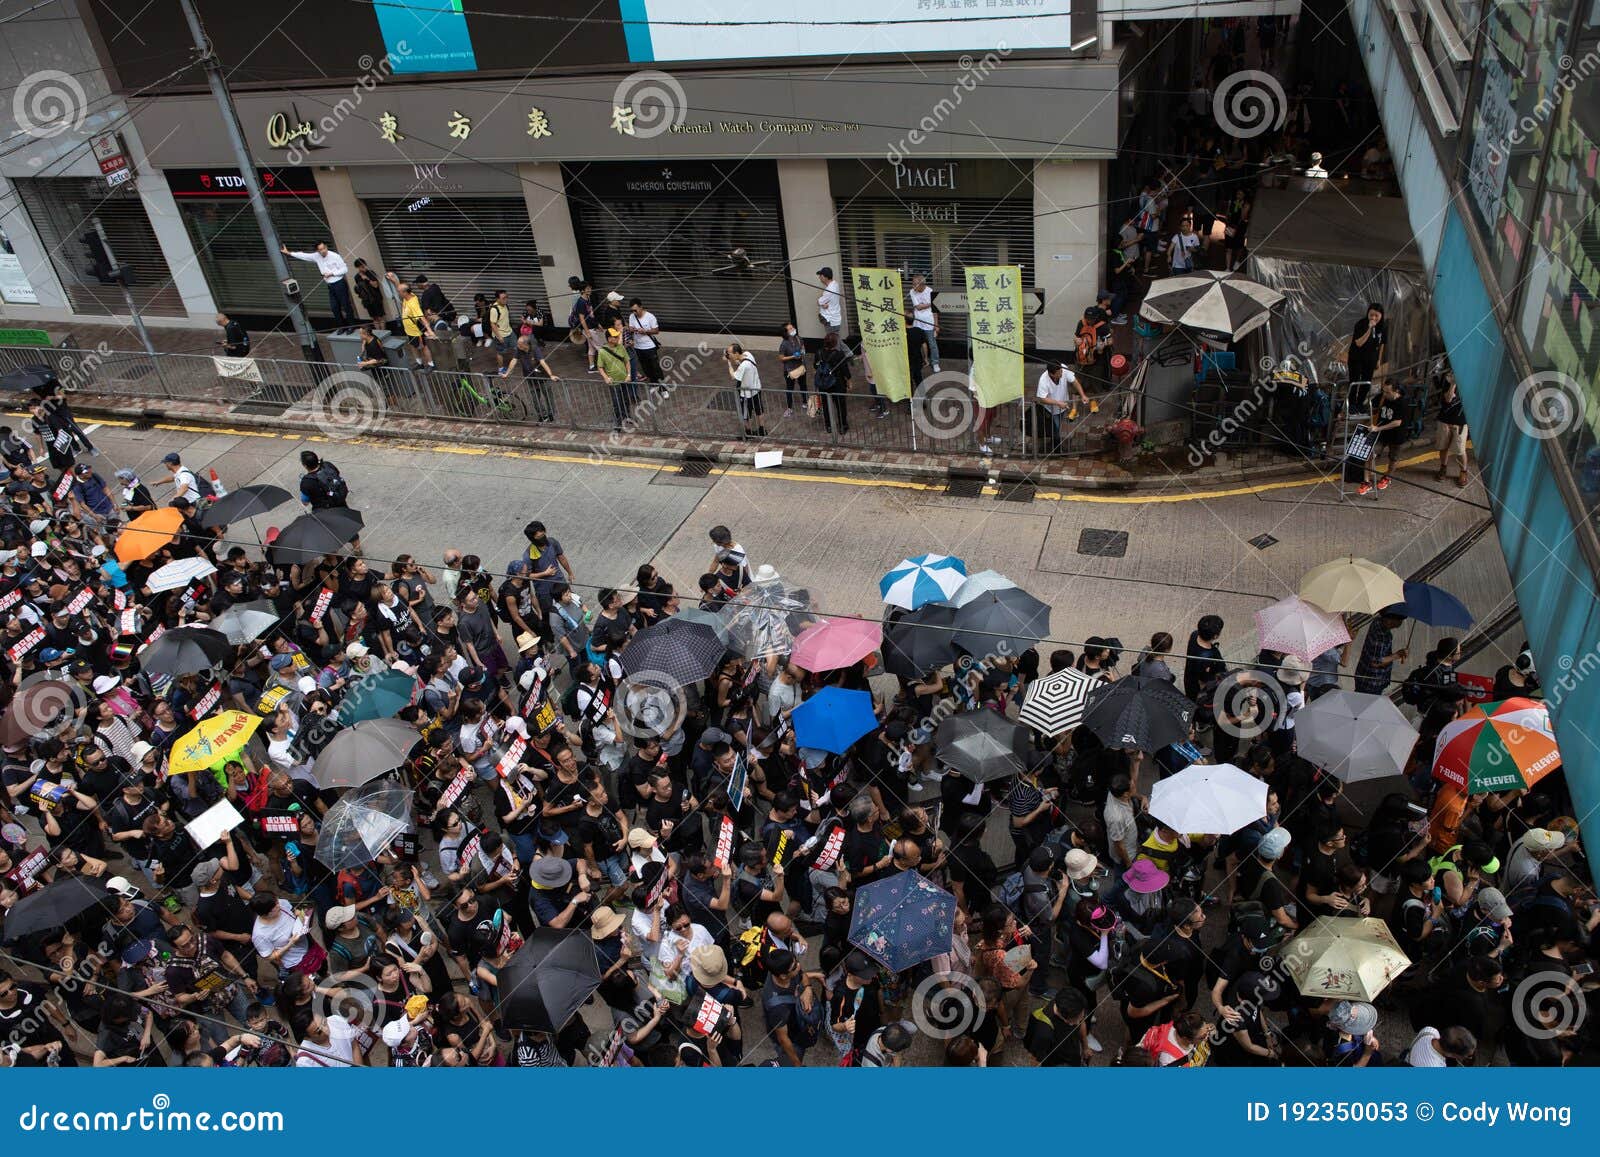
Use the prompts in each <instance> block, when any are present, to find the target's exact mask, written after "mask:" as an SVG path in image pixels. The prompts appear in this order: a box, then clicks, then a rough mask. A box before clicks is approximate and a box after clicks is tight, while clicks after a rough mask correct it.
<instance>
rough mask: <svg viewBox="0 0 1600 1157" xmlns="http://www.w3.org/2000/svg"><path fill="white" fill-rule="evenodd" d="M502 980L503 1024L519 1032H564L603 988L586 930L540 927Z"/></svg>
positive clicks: (498, 994)
mask: <svg viewBox="0 0 1600 1157" xmlns="http://www.w3.org/2000/svg"><path fill="white" fill-rule="evenodd" d="M497 979H498V980H499V984H497V985H496V986H495V998H496V1005H497V1011H498V1012H499V1014H500V1023H502V1024H503V1025H505V1026H506V1027H507V1028H509V1029H512V1030H513V1031H515V1030H517V1029H524V1030H526V1031H529V1032H551V1033H553V1032H560V1031H561V1029H562V1028H563V1026H565V1025H566V1023H567V1022H568V1021H569V1020H571V1019H572V1018H573V1016H574V1015H576V1013H577V1011H578V1010H579V1009H580V1008H582V1007H583V1006H584V1003H585V1002H586V1001H587V1000H588V999H589V997H590V996H591V995H593V993H594V990H595V989H597V988H599V987H600V963H599V961H598V960H597V959H596V957H595V953H594V940H593V939H592V938H591V937H590V936H589V933H588V931H587V930H586V929H577V928H535V929H534V930H533V931H532V932H531V933H529V934H528V939H527V940H526V941H525V942H524V943H523V945H522V947H521V948H519V949H517V951H516V953H515V955H513V956H512V957H511V959H510V960H508V961H506V964H505V967H504V968H502V969H501V970H500V975H499V977H498V978H497Z"/></svg>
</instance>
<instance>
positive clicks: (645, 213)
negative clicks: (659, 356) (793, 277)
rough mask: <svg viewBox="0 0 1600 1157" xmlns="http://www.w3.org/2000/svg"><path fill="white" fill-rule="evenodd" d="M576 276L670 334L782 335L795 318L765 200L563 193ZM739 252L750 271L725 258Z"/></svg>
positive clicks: (779, 237) (779, 229) (773, 212)
mask: <svg viewBox="0 0 1600 1157" xmlns="http://www.w3.org/2000/svg"><path fill="white" fill-rule="evenodd" d="M568 203H569V204H570V205H571V206H572V222H573V225H574V227H575V228H576V229H577V231H578V252H579V254H580V255H581V257H582V259H583V273H584V276H586V277H587V278H589V280H590V281H591V282H593V283H594V287H595V292H596V293H597V294H604V293H606V292H608V291H609V290H612V289H615V290H617V291H618V292H619V293H621V294H622V295H623V296H624V297H626V298H630V299H631V298H633V297H640V298H643V299H644V300H645V301H646V302H647V303H649V307H650V310H651V312H653V313H654V314H655V315H656V316H657V317H658V318H659V319H660V320H661V328H662V330H663V331H666V332H667V334H668V336H667V339H666V340H667V341H668V342H669V343H670V342H671V336H670V332H671V331H672V330H688V331H701V332H710V333H748V334H758V333H780V332H782V330H783V325H784V323H785V322H787V321H789V320H790V319H791V318H792V317H793V314H794V308H793V303H792V299H791V298H790V295H789V282H788V280H787V279H786V276H785V272H784V270H785V267H786V259H785V250H784V242H783V217H782V215H781V213H780V211H779V207H778V199H777V197H775V196H771V197H769V196H766V195H751V196H744V195H737V194H735V195H733V196H730V197H719V198H715V199H712V198H708V197H706V196H705V195H704V194H701V193H682V194H677V193H661V194H657V195H654V196H651V197H650V198H649V199H648V200H645V199H638V200H633V199H626V198H619V199H613V198H610V197H607V198H606V199H605V200H604V202H599V201H596V200H594V199H592V198H585V197H583V196H582V195H581V194H580V193H578V192H577V191H576V190H573V189H572V188H571V187H570V186H569V191H568ZM740 248H742V249H743V250H744V255H745V258H746V259H747V260H748V261H749V263H750V265H749V268H744V267H742V266H737V265H736V264H735V263H734V262H733V260H732V259H730V258H729V256H728V255H729V254H730V253H731V252H732V251H733V250H735V249H740Z"/></svg>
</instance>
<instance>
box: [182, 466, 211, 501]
mask: <svg viewBox="0 0 1600 1157" xmlns="http://www.w3.org/2000/svg"><path fill="white" fill-rule="evenodd" d="M185 470H186V471H187V473H188V475H189V477H190V478H193V479H194V492H195V493H196V494H198V495H199V496H200V497H201V498H215V497H216V496H217V488H216V487H215V486H213V485H212V484H211V479H210V478H207V477H206V476H205V475H204V474H201V473H200V472H199V471H198V470H188V468H187V467H185Z"/></svg>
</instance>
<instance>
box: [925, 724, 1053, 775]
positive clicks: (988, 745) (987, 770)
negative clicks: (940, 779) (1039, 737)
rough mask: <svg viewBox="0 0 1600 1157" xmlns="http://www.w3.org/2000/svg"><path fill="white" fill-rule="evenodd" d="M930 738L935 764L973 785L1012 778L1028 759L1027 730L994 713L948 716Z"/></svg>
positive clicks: (1027, 763)
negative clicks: (938, 762) (950, 770)
mask: <svg viewBox="0 0 1600 1157" xmlns="http://www.w3.org/2000/svg"><path fill="white" fill-rule="evenodd" d="M933 738H934V744H935V748H936V750H937V751H938V755H939V761H940V762H941V763H943V764H944V765H945V766H947V767H951V768H954V769H955V770H956V771H958V772H960V773H961V774H962V775H963V776H965V777H966V778H967V779H970V780H971V781H972V782H973V783H988V782H989V781H990V780H992V779H1004V778H1005V777H1006V776H1008V775H1016V774H1018V773H1019V772H1021V771H1024V770H1026V769H1027V767H1028V765H1029V761H1030V758H1031V756H1032V749H1031V745H1030V742H1029V739H1028V729H1027V728H1026V727H1024V726H1022V724H1020V723H1013V722H1012V721H1011V720H1009V719H1007V718H1006V717H1005V716H1004V715H1000V714H998V713H996V712H994V711H968V712H965V713H963V714H961V715H952V716H950V717H949V718H948V719H946V720H945V721H944V722H943V723H941V724H939V730H938V731H936V732H934V737H933Z"/></svg>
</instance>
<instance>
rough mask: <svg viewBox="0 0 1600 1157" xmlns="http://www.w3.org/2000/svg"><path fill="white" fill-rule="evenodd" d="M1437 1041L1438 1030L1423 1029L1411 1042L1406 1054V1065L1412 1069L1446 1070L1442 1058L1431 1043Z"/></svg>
mask: <svg viewBox="0 0 1600 1157" xmlns="http://www.w3.org/2000/svg"><path fill="white" fill-rule="evenodd" d="M1438 1039H1439V1030H1438V1029H1436V1028H1425V1029H1423V1030H1422V1031H1421V1032H1419V1033H1418V1034H1417V1039H1416V1040H1414V1041H1412V1042H1411V1051H1410V1052H1409V1053H1407V1054H1406V1063H1407V1064H1409V1065H1410V1066H1411V1067H1412V1068H1414V1069H1442V1068H1446V1067H1447V1066H1446V1065H1445V1063H1444V1058H1443V1057H1442V1056H1440V1055H1439V1054H1438V1052H1437V1051H1436V1050H1435V1049H1434V1047H1433V1042H1434V1041H1436V1040H1438Z"/></svg>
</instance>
